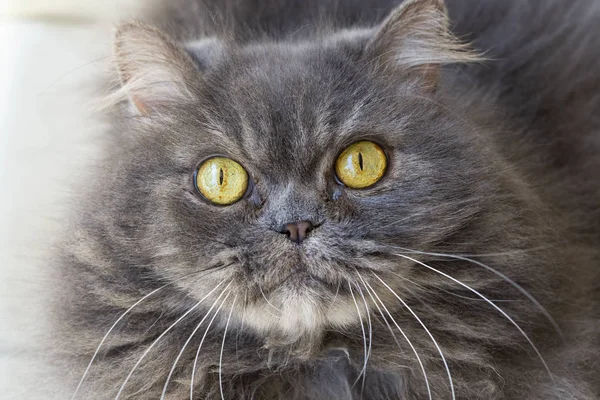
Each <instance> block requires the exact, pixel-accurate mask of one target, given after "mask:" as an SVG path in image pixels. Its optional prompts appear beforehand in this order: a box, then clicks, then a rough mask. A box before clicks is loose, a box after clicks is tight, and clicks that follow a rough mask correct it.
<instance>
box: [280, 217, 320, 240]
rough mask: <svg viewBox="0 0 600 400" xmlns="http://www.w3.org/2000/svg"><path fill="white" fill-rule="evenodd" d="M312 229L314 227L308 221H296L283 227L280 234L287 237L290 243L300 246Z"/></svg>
mask: <svg viewBox="0 0 600 400" xmlns="http://www.w3.org/2000/svg"><path fill="white" fill-rule="evenodd" d="M313 229H314V225H313V224H312V223H311V222H310V221H298V222H291V223H289V224H285V225H283V227H282V229H281V233H283V234H285V235H287V237H288V238H289V239H290V240H291V241H292V242H294V243H296V244H301V243H302V242H303V241H304V239H306V237H307V236H308V234H309V233H310V231H312V230H313Z"/></svg>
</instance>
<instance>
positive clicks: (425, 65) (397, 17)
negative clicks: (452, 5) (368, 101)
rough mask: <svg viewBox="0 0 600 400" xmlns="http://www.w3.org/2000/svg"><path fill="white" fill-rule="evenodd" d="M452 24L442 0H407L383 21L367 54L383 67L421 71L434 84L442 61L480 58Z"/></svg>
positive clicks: (428, 81) (424, 78)
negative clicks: (454, 30) (460, 40)
mask: <svg viewBox="0 0 600 400" xmlns="http://www.w3.org/2000/svg"><path fill="white" fill-rule="evenodd" d="M449 24H450V20H449V17H448V11H447V9H446V6H445V4H444V1H443V0H406V1H404V2H403V3H402V4H401V5H400V6H398V7H397V8H396V9H395V10H394V11H392V13H391V14H390V16H389V17H388V18H387V19H386V20H385V21H384V22H383V23H382V24H381V26H380V27H379V28H378V30H377V32H376V33H375V36H374V37H373V38H372V39H371V40H370V42H369V43H368V44H367V47H366V53H365V54H366V56H367V57H368V58H369V60H368V61H370V62H372V63H373V64H375V65H376V66H377V67H378V68H380V69H382V70H384V71H390V70H391V71H392V72H395V71H402V72H412V73H415V74H418V75H417V76H419V77H420V78H422V81H423V82H422V83H423V84H425V85H426V87H428V88H434V87H435V86H436V84H437V80H438V76H439V70H440V66H441V65H444V64H453V63H467V62H473V61H480V58H479V57H478V56H477V55H476V54H475V53H474V52H472V51H470V50H469V47H468V46H467V45H466V44H464V43H461V42H459V41H458V40H457V39H456V38H455V37H454V36H453V35H452V33H450V30H449Z"/></svg>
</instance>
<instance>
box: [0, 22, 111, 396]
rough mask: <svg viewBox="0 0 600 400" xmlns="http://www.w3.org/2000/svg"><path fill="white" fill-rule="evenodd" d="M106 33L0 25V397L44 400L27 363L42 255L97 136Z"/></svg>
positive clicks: (40, 323)
mask: <svg viewBox="0 0 600 400" xmlns="http://www.w3.org/2000/svg"><path fill="white" fill-rule="evenodd" d="M109 42H110V30H108V29H106V28H104V27H103V28H99V27H97V26H94V27H91V26H90V25H84V24H80V25H78V24H61V25H56V24H51V23H42V22H34V21H21V22H17V21H15V20H12V21H11V20H6V19H5V20H0V74H1V75H0V393H1V394H0V397H1V398H2V399H7V400H12V399H17V400H20V399H53V398H63V399H64V398H69V397H70V396H65V395H64V394H63V395H57V394H54V395H50V394H49V392H47V391H46V390H47V385H48V384H50V383H51V380H50V379H49V378H48V377H47V376H46V375H45V374H44V373H43V371H41V370H40V369H39V363H35V362H33V360H34V356H35V355H37V354H40V352H41V349H40V348H39V345H38V344H37V343H38V342H37V341H36V340H34V339H32V335H33V332H34V331H35V330H42V332H44V334H50V332H48V331H45V330H44V323H45V314H46V312H45V311H43V305H44V304H46V300H45V299H44V296H43V293H44V288H47V287H48V285H51V284H56V282H54V283H53V282H49V281H48V278H47V275H46V273H47V271H48V269H49V268H51V265H50V264H49V263H48V261H47V260H48V256H47V254H48V248H49V247H50V246H51V245H52V243H53V242H55V241H56V238H57V237H58V235H59V233H58V232H59V231H60V228H61V226H63V225H64V220H65V219H64V215H65V214H66V211H68V209H69V206H68V204H69V203H68V200H67V199H68V198H69V196H70V193H72V192H73V191H76V190H77V187H78V185H80V184H82V183H83V182H82V177H83V176H84V171H85V170H86V169H85V166H86V165H88V164H89V162H90V161H91V160H93V159H94V154H95V148H97V144H98V141H99V140H100V137H101V136H100V134H101V129H99V124H98V123H95V122H93V120H92V119H91V118H90V117H89V115H88V112H87V107H88V105H90V101H91V100H92V99H93V96H91V95H90V91H89V90H86V87H89V85H88V84H89V83H90V82H91V81H92V77H93V76H94V74H95V71H98V70H99V69H100V68H104V65H106V63H105V61H106V60H105V59H103V56H104V57H105V56H107V55H109V54H110V51H108V49H109Z"/></svg>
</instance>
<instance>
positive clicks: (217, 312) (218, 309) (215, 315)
mask: <svg viewBox="0 0 600 400" xmlns="http://www.w3.org/2000/svg"><path fill="white" fill-rule="evenodd" d="M230 294H231V291H229V293H227V296H225V298H224V299H223V301H222V302H221V304H220V305H219V308H217V311H215V313H214V314H213V317H212V318H211V320H210V321H209V322H208V326H207V327H206V330H205V331H204V335H202V339H201V340H200V344H199V345H198V350H197V351H196V357H195V358H194V365H193V366H192V381H191V382H190V400H193V398H194V378H195V376H196V366H197V365H198V358H199V357H200V350H201V349H202V344H204V339H206V335H207V334H208V331H209V330H210V327H211V326H212V324H213V322H214V321H215V319H216V318H217V315H219V311H221V308H223V305H224V304H225V302H226V301H227V298H228V297H229V295H230Z"/></svg>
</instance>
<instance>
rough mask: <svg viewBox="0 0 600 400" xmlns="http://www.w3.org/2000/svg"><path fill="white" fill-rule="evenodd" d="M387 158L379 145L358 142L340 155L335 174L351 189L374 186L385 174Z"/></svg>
mask: <svg viewBox="0 0 600 400" xmlns="http://www.w3.org/2000/svg"><path fill="white" fill-rule="evenodd" d="M386 168H387V157H386V155H385V153H384V151H383V150H382V149H381V147H379V146H378V145H377V144H375V143H373V142H368V141H361V142H356V143H354V144H352V145H350V146H349V147H348V148H346V150H344V151H343V152H342V154H340V156H339V157H338V159H337V161H336V162H335V173H336V175H337V178H338V179H339V180H340V182H342V183H343V184H344V185H346V186H347V187H349V188H351V189H364V188H368V187H369V186H373V185H374V184H376V183H377V182H379V180H381V178H382V177H383V175H384V174H385V171H386Z"/></svg>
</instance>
